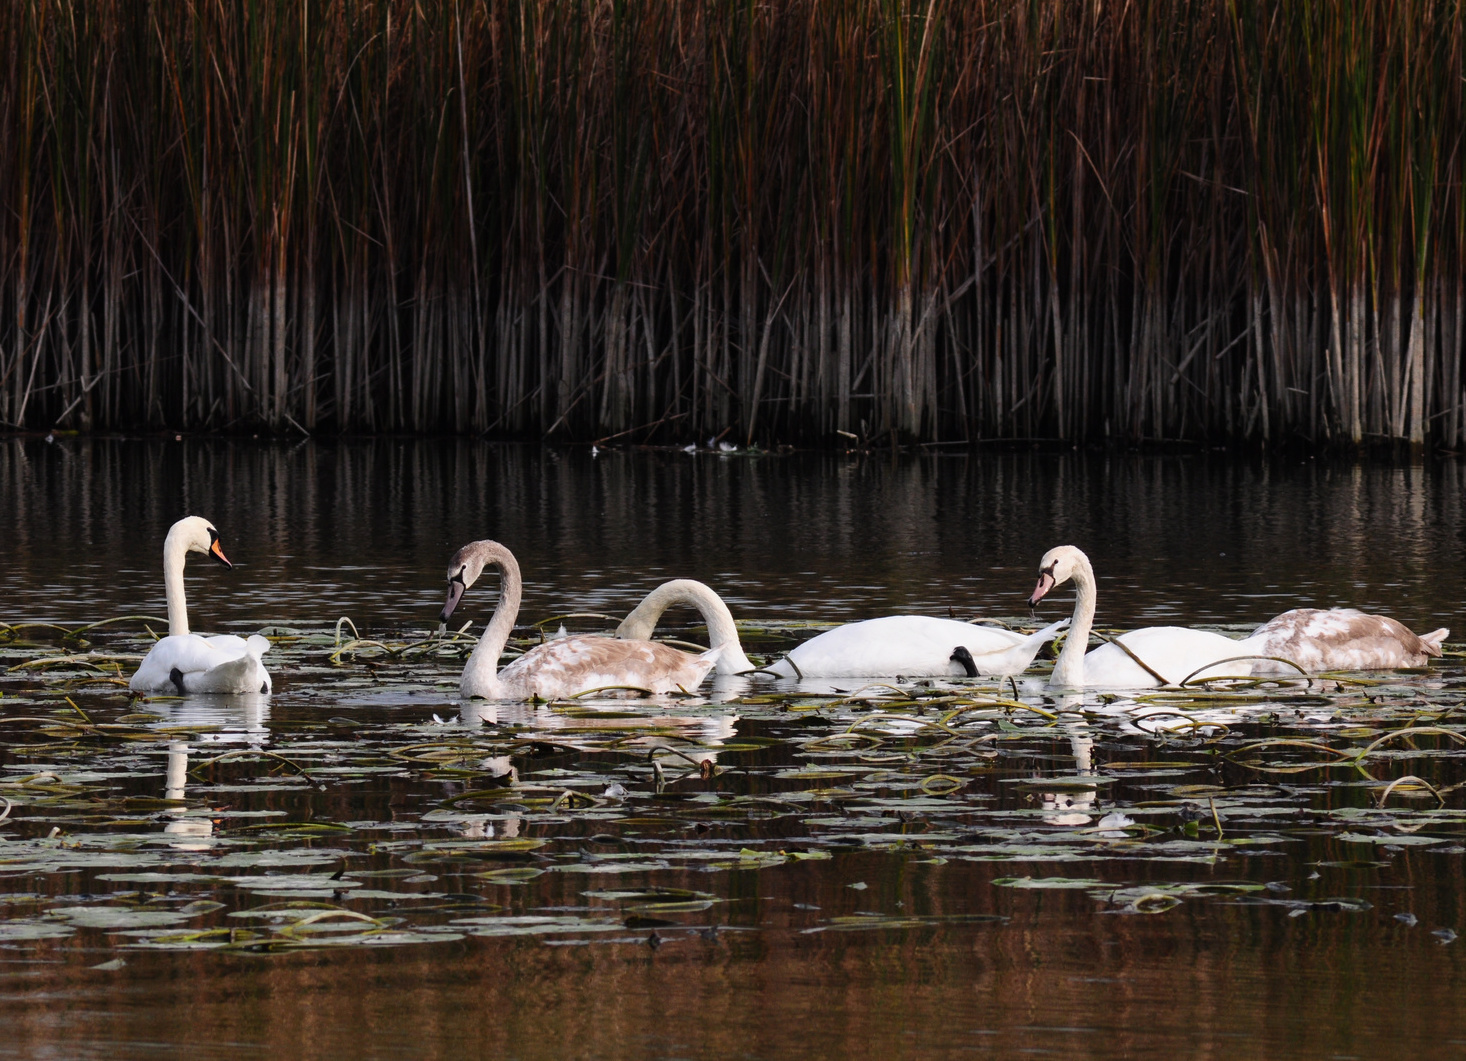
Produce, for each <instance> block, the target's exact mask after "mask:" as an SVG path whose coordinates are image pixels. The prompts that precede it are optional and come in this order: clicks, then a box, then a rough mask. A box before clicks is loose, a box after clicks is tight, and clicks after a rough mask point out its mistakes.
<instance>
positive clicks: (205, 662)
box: [127, 516, 270, 693]
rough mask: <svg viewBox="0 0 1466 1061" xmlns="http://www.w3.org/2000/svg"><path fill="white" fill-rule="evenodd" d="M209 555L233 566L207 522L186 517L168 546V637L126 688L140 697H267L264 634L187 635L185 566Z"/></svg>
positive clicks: (165, 567) (171, 530)
mask: <svg viewBox="0 0 1466 1061" xmlns="http://www.w3.org/2000/svg"><path fill="white" fill-rule="evenodd" d="M191 552H194V553H206V554H208V555H209V556H212V557H213V558H214V559H215V560H218V561H219V562H220V563H221V564H223V565H224V566H225V567H233V566H234V565H233V564H231V563H230V562H229V560H228V558H227V557H225V555H224V550H223V549H222V548H221V547H220V545H219V532H218V531H217V530H215V529H214V525H213V524H212V523H210V522H209V521H208V520H206V519H203V518H201V517H199V516H185V517H184V518H183V519H181V520H179V521H178V522H177V523H175V524H173V526H172V527H170V528H168V537H167V538H166V539H164V541H163V586H164V589H165V591H166V593H167V596H168V636H167V637H165V638H162V639H160V640H159V641H158V643H157V644H155V645H154V646H153V647H152V648H151V649H150V650H149V651H148V654H147V655H146V656H144V657H143V661H142V665H141V666H139V667H138V669H137V673H136V674H134V675H133V676H132V680H131V681H129V682H128V683H127V687H128V688H129V689H131V690H132V691H133V692H135V693H268V692H269V691H270V675H269V672H268V671H266V670H265V666H264V664H263V663H261V662H260V657H261V656H262V655H263V654H264V653H265V652H267V651H268V650H269V648H270V642H269V641H268V640H267V639H265V638H263V637H261V636H260V635H259V634H252V635H251V636H250V637H249V638H243V637H236V636H235V635H234V634H218V635H216V636H214V637H204V636H202V635H200V634H191V633H189V632H188V606H187V605H186V604H185V603H184V599H183V563H184V559H185V558H186V557H187V556H188V554H189V553H191Z"/></svg>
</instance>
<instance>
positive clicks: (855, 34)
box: [0, 0, 1466, 447]
mask: <svg viewBox="0 0 1466 1061" xmlns="http://www.w3.org/2000/svg"><path fill="white" fill-rule="evenodd" d="M1461 6H1462V5H1461V0H1339V2H1336V3H1328V4H1299V3H1287V2H1283V0H1129V2H1120V0H1088V2H1083V3H1076V2H1073V0H1025V2H1018V3H1014V2H1012V0H965V2H962V3H958V2H956V0H782V2H772V3H760V4H755V3H752V2H748V0H745V2H734V0H713V2H708V0H444V2H441V3H436V4H421V3H415V2H408V0H353V2H350V3H347V2H341V0H334V2H324V0H299V2H291V3H285V2H279V0H240V2H225V0H195V2H193V3H187V4H185V3H178V2H170V3H162V2H158V3H150V4H149V3H143V4H134V3H130V2H128V3H124V2H121V0H96V2H91V3H87V4H75V3H71V2H69V0H15V2H13V3H10V4H6V5H4V7H3V8H0V57H3V59H4V63H3V68H4V73H0V123H3V124H0V128H4V129H5V130H7V134H6V136H5V137H4V138H3V142H0V202H3V204H4V211H3V216H0V423H3V424H6V425H11V426H30V427H48V426H51V425H59V426H75V427H88V426H90V427H97V428H102V427H141V426H156V427H162V426H169V427H188V428H201V429H241V428H246V427H248V428H251V429H258V428H261V427H263V428H265V429H273V430H283V431H293V430H300V431H317V430H332V431H358V430H377V431H380V430H413V431H457V432H470V431H472V432H490V433H499V434H514V435H530V436H550V437H561V438H591V439H599V438H607V437H611V438H621V439H635V440H640V439H650V438H662V439H672V438H677V439H686V438H706V437H708V436H712V435H720V434H728V435H729V436H730V437H733V438H737V439H741V440H742V439H765V440H767V439H773V438H783V439H803V440H822V439H824V440H828V439H833V438H836V437H838V436H836V435H835V432H847V433H850V434H854V435H858V436H861V437H862V438H865V439H871V438H881V437H889V438H906V439H920V440H932V441H938V440H976V439H984V438H996V437H1022V438H1029V437H1054V438H1066V439H1081V438H1097V437H1106V436H1113V437H1120V438H1126V439H1158V438H1180V437H1192V438H1217V439H1253V440H1261V441H1267V440H1276V439H1281V438H1288V437H1299V438H1306V439H1312V440H1320V441H1322V440H1332V441H1335V442H1343V443H1346V444H1347V443H1353V442H1358V441H1361V440H1364V439H1366V438H1369V437H1380V438H1389V439H1401V440H1408V441H1410V442H1414V443H1422V442H1425V441H1427V440H1430V441H1432V442H1435V443H1437V444H1441V445H1445V446H1452V447H1456V446H1461V445H1463V444H1466V417H1463V415H1462V412H1463V380H1462V376H1461V357H1462V344H1463V324H1466V271H1463V268H1462V262H1463V251H1466V204H1463V199H1462V161H1461V146H1462V145H1461V130H1462V129H1463V128H1466V113H1463V111H1466V105H1463V102H1466V93H1463V73H1466V69H1463V61H1462V56H1463V45H1462V29H1461V23H1462V14H1463V12H1462V10H1461Z"/></svg>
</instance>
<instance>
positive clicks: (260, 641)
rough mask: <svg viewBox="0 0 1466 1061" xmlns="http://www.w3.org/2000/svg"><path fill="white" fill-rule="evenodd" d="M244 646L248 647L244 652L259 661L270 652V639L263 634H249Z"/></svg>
mask: <svg viewBox="0 0 1466 1061" xmlns="http://www.w3.org/2000/svg"><path fill="white" fill-rule="evenodd" d="M245 644H246V645H247V646H248V648H247V649H246V651H247V652H248V653H249V655H250V656H251V657H252V658H253V659H259V658H260V657H261V656H263V655H264V654H265V653H266V652H268V651H270V639H269V638H268V637H265V636H264V635H263V634H250V635H249V639H248V640H246V641H245Z"/></svg>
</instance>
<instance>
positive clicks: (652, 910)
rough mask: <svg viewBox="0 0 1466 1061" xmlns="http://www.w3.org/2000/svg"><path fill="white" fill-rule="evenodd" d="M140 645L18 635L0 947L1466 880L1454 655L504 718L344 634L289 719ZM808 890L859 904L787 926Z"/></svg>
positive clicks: (880, 923)
mask: <svg viewBox="0 0 1466 1061" xmlns="http://www.w3.org/2000/svg"><path fill="white" fill-rule="evenodd" d="M141 625H142V624H141V623H139V622H138V621H136V620H133V621H131V622H117V623H106V624H94V625H92V626H90V627H88V628H84V629H82V630H80V631H73V630H67V629H63V628H59V627H41V626H38V625H36V624H25V623H17V624H13V625H7V626H4V627H0V632H3V633H4V635H5V638H6V639H5V641H4V642H3V644H0V666H3V668H4V670H3V677H0V732H3V737H4V741H5V748H6V753H5V759H4V762H3V766H0V799H3V802H4V809H3V812H0V945H3V946H6V947H9V948H17V947H18V948H28V949H35V948H46V947H49V946H54V945H56V944H57V942H58V941H63V940H67V939H71V938H73V937H84V938H86V939H87V940H90V941H92V942H93V943H94V944H95V945H97V946H103V947H107V948H111V949H114V950H116V951H118V952H119V953H125V952H126V951H128V950H129V949H137V948H142V949H150V950H157V949H163V950H215V951H226V952H227V951H242V952H249V953H260V954H267V953H273V952H285V951H292V950H298V949H301V948H330V947H349V946H365V947H395V946H407V945H425V944H443V943H447V942H450V941H463V940H466V939H470V938H473V937H508V936H527V937H532V938H535V939H539V940H541V941H543V942H545V943H547V944H549V943H553V944H556V945H577V946H617V945H625V946H629V945H635V946H650V947H652V948H656V947H660V946H662V945H664V944H675V943H679V942H684V943H696V944H697V945H700V946H707V945H716V944H717V943H718V941H719V940H722V939H724V938H727V939H732V938H734V937H735V936H738V935H739V934H747V933H756V932H758V931H760V930H762V929H763V928H764V927H766V925H767V924H768V923H769V918H770V917H771V916H773V915H772V913H771V911H772V910H773V909H774V908H775V907H776V906H778V907H779V908H780V909H785V910H787V914H780V915H779V916H780V917H781V918H787V920H788V923H789V924H790V925H791V926H792V927H794V928H795V929H797V930H798V931H800V932H805V933H826V932H836V933H847V932H877V931H879V932H888V933H911V932H924V931H936V930H940V931H977V930H980V929H981V927H982V926H989V927H996V926H999V925H1001V924H1002V923H1003V922H1005V921H1006V920H1007V918H1008V915H1007V914H1004V913H995V912H993V911H992V910H991V909H983V910H977V911H961V910H950V909H939V908H933V907H932V906H931V904H930V902H929V900H927V899H924V898H923V896H924V895H925V888H926V887H928V886H929V884H930V883H931V882H932V881H933V880H935V879H936V878H933V877H932V876H931V875H932V874H940V875H952V874H960V875H962V876H963V879H965V880H968V881H969V884H968V885H967V887H969V888H979V889H986V888H993V889H997V893H998V894H1000V895H1001V894H1004V893H1010V892H1012V893H1016V892H1044V891H1068V892H1074V893H1076V894H1081V895H1085V896H1088V897H1089V899H1090V900H1091V901H1092V902H1093V903H1094V910H1095V913H1096V914H1105V913H1118V914H1136V915H1140V914H1144V915H1148V916H1159V917H1163V916H1166V914H1167V913H1168V911H1170V910H1172V909H1174V908H1176V907H1180V906H1186V905H1191V904H1217V903H1222V904H1252V905H1261V906H1271V907H1274V908H1276V909H1277V910H1278V911H1280V915H1281V916H1285V917H1295V916H1303V915H1312V916H1333V915H1342V914H1348V915H1350V916H1358V917H1374V918H1392V917H1394V916H1395V914H1396V913H1397V912H1399V911H1396V910H1395V909H1393V908H1390V907H1388V906H1382V905H1381V903H1380V901H1379V899H1378V898H1377V897H1376V893H1374V892H1373V891H1370V892H1368V893H1366V892H1363V891H1361V890H1360V889H1359V886H1358V881H1359V879H1360V878H1359V874H1360V873H1362V872H1367V873H1371V874H1376V875H1379V876H1381V877H1386V878H1387V877H1388V874H1390V873H1391V872H1392V868H1393V867H1394V866H1395V865H1396V864H1397V863H1403V862H1405V861H1409V860H1412V859H1417V858H1422V859H1430V860H1432V862H1431V866H1432V872H1434V873H1437V874H1440V875H1443V876H1451V877H1454V878H1455V879H1459V878H1460V877H1461V875H1462V856H1463V855H1466V673H1463V672H1462V670H1461V659H1460V656H1459V654H1457V653H1455V652H1452V653H1448V654H1447V657H1446V659H1445V661H1444V664H1443V666H1441V667H1440V668H1437V669H1433V670H1431V671H1429V672H1421V673H1409V674H1391V675H1379V676H1352V677H1351V678H1350V679H1349V680H1329V681H1324V682H1320V681H1312V682H1307V681H1303V680H1287V679H1271V680H1268V681H1259V680H1256V679H1249V680H1246V681H1240V682H1214V683H1210V684H1209V685H1208V686H1205V687H1197V688H1166V689H1159V690H1151V691H1148V692H1146V693H1144V694H1141V695H1136V696H1131V697H1125V696H1118V695H1110V694H1105V695H1095V696H1090V697H1077V696H1072V695H1069V696H1059V695H1055V694H1053V693H1051V692H1049V691H1048V690H1047V689H1046V687H1045V686H1044V684H1043V682H1042V679H1041V676H1039V677H1035V678H1030V679H1025V680H1023V681H1020V682H1014V683H1009V682H1003V683H999V682H997V681H990V680H981V679H977V680H963V679H954V680H950V681H948V680H933V679H927V680H921V681H898V682H893V683H878V684H863V683H857V682H851V683H849V688H843V689H837V690H833V691H828V692H819V693H811V692H808V691H804V690H801V689H800V688H799V687H798V684H797V683H794V682H780V683H774V682H761V683H750V682H748V681H747V680H746V679H737V681H738V682H739V684H738V686H737V688H736V689H734V690H733V691H732V692H728V693H723V694H717V693H714V694H713V695H699V696H695V697H659V698H652V699H638V698H634V697H631V698H628V697H624V696H621V697H617V696H611V697H607V696H599V697H592V698H584V699H576V700H573V701H552V702H548V703H534V704H510V703H502V704H487V703H483V702H467V703H465V702H462V701H460V700H459V699H458V697H457V694H456V690H455V689H454V685H455V680H456V673H457V668H458V666H459V665H460V663H461V658H462V654H463V653H464V651H466V648H467V644H466V643H465V639H464V638H463V637H461V636H458V635H453V634H449V635H447V636H446V637H445V638H443V639H442V640H441V641H439V640H437V639H435V638H433V637H431V636H425V634H423V633H413V632H406V633H403V634H401V635H398V636H393V637H384V638H376V639H362V638H360V637H359V636H352V637H347V636H346V635H347V633H348V627H349V625H350V624H349V623H348V622H342V623H338V624H336V625H335V626H334V627H326V628H322V629H315V628H309V627H301V628H289V629H287V628H278V629H272V630H270V631H267V632H268V633H269V635H270V636H271V637H272V640H274V651H275V652H277V653H278V654H279V655H280V657H281V660H282V665H281V667H280V682H279V686H278V687H277V691H276V692H275V694H274V695H273V696H272V697H269V698H265V697H222V698H214V697H207V696H190V697H176V696H157V697H146V698H133V697H131V696H129V695H128V694H127V692H126V689H125V687H124V686H123V685H121V684H119V681H118V680H115V679H113V678H110V677H108V675H110V674H116V673H117V668H118V667H119V666H120V664H121V663H122V661H124V660H127V659H130V658H134V657H135V656H136V655H138V654H140V650H141V649H143V648H144V647H145V646H146V643H147V642H146V640H145V639H144V636H143V631H142V629H140V627H141ZM349 632H350V633H351V634H352V635H355V634H356V631H354V630H351V631H349ZM533 636H537V635H532V637H533ZM47 638H49V640H47ZM58 649H64V651H58ZM1285 877H1286V878H1288V879H1289V880H1291V881H1293V883H1290V884H1287V885H1286V887H1285V886H1283V885H1281V884H1279V883H1278V881H1279V880H1280V878H1285ZM811 889H814V893H816V894H820V895H825V896H829V895H831V894H833V893H834V890H838V891H839V892H840V893H841V894H843V895H848V896H849V897H850V898H849V899H848V900H843V903H844V905H835V904H833V903H832V901H831V900H829V899H826V900H825V901H824V903H823V905H821V904H813V905H812V904H808V903H805V904H803V905H795V906H792V907H790V906H788V903H789V901H790V900H788V899H787V898H784V897H788V896H791V895H799V894H805V893H808V892H810V890H811ZM780 904H783V905H780ZM995 904H996V905H997V907H998V908H999V909H1003V908H1004V907H1003V904H1002V902H1001V901H998V900H995ZM1402 913H1405V914H1408V911H1404V912H1402ZM1410 916H1414V915H1413V914H1412V915H1410ZM781 923H783V922H782V921H781ZM1436 927H1437V928H1440V929H1441V930H1442V931H1452V932H1454V931H1455V929H1454V928H1451V927H1449V926H1436Z"/></svg>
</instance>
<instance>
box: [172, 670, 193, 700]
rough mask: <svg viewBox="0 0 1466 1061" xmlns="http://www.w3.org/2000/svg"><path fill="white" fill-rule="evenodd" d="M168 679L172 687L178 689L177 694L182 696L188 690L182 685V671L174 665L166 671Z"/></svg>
mask: <svg viewBox="0 0 1466 1061" xmlns="http://www.w3.org/2000/svg"><path fill="white" fill-rule="evenodd" d="M168 680H169V681H170V682H172V683H173V687H174V688H175V689H177V690H178V695H179V696H182V695H183V694H184V693H186V692H187V691H188V690H187V689H185V688H184V687H183V671H181V670H179V669H178V668H177V667H174V668H173V669H172V670H171V671H169V672H168Z"/></svg>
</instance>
